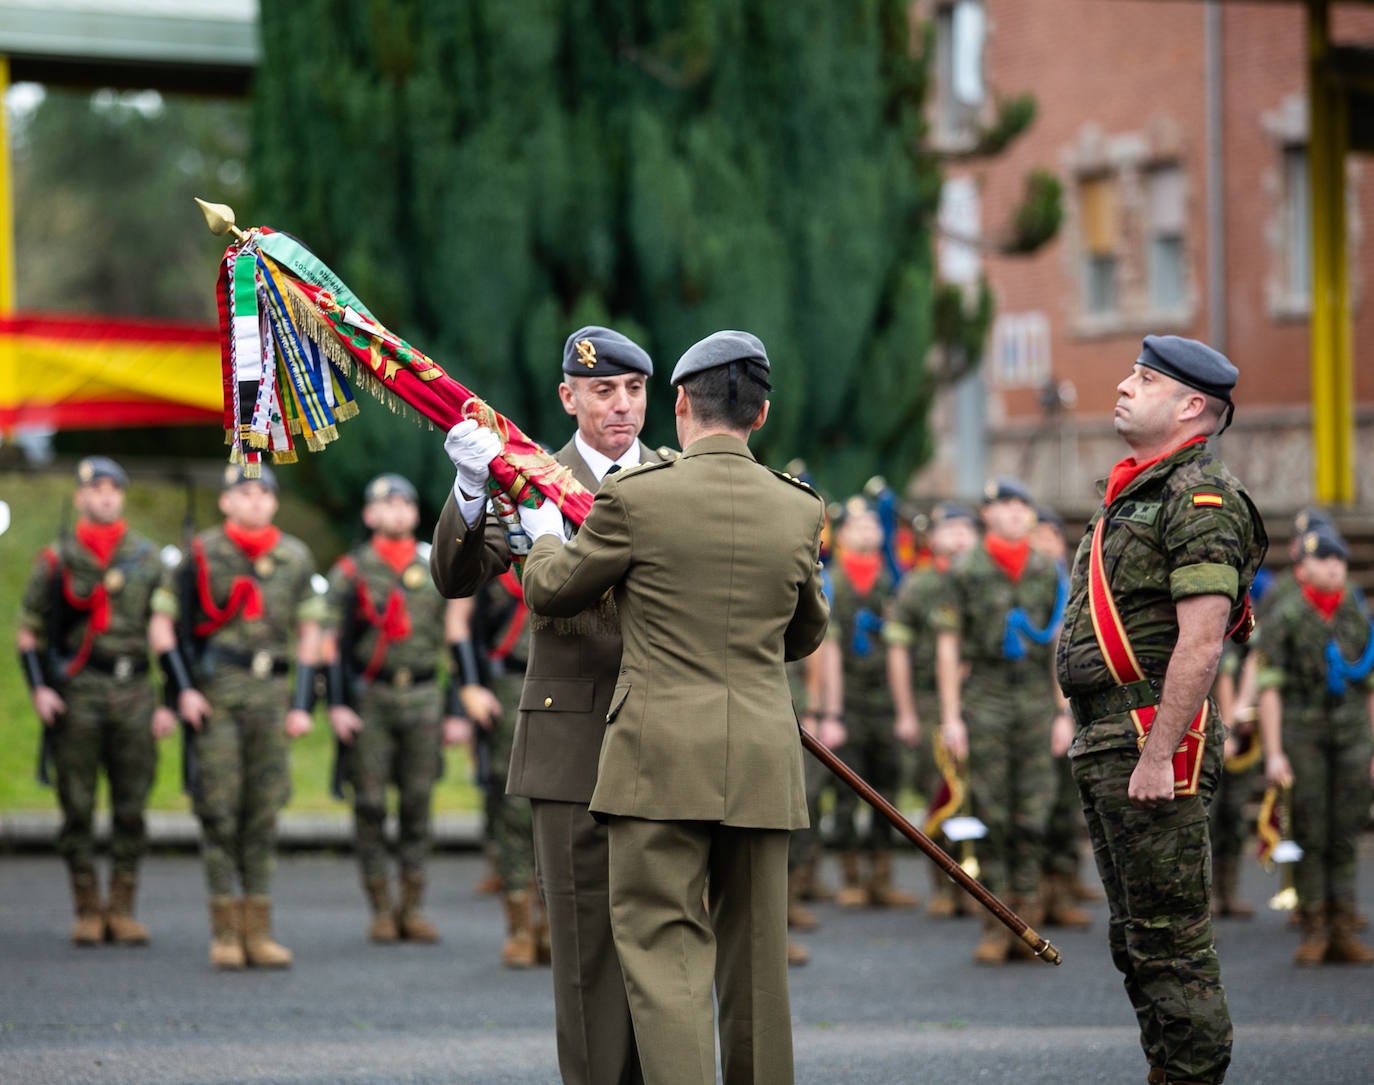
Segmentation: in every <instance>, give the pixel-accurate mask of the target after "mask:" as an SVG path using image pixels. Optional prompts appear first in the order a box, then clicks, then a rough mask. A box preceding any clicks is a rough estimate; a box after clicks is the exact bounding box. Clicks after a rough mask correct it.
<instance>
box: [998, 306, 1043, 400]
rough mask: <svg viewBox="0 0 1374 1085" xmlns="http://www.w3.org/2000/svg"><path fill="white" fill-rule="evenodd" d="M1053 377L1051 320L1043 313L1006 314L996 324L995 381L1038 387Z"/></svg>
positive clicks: (1001, 385) (1002, 385)
mask: <svg viewBox="0 0 1374 1085" xmlns="http://www.w3.org/2000/svg"><path fill="white" fill-rule="evenodd" d="M1049 376H1050V321H1049V318H1048V317H1047V316H1046V315H1045V314H1044V313H1043V312H1038V311H1037V312H1029V313H1003V314H1002V315H1000V316H998V318H997V319H996V320H995V321H994V322H993V325H992V380H993V383H994V384H996V385H997V386H998V387H1000V388H1038V387H1039V386H1040V385H1042V384H1044V382H1045V381H1047V380H1048V379H1049Z"/></svg>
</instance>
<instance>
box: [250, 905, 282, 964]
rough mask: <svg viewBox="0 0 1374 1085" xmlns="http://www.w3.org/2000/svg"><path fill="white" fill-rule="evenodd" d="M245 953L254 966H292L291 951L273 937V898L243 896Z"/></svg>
mask: <svg viewBox="0 0 1374 1085" xmlns="http://www.w3.org/2000/svg"><path fill="white" fill-rule="evenodd" d="M242 906H243V955H244V958H245V959H246V960H247V961H248V963H249V964H250V965H252V966H253V967H254V968H290V967H291V951H290V950H289V949H287V948H286V947H285V946H284V945H282V944H281V943H280V942H277V941H275V940H273V938H272V898H271V897H263V896H254V897H244V898H243V905H242Z"/></svg>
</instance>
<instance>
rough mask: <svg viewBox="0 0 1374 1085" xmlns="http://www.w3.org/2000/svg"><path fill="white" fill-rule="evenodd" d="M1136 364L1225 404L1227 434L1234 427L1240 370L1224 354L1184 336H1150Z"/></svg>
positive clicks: (1142, 344) (1144, 343)
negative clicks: (1235, 391) (1233, 399)
mask: <svg viewBox="0 0 1374 1085" xmlns="http://www.w3.org/2000/svg"><path fill="white" fill-rule="evenodd" d="M1136 364H1138V365H1143V366H1145V367H1146V368H1147V369H1153V370H1155V371H1156V372H1159V373H1163V374H1164V375H1165V376H1166V377H1172V378H1173V379H1174V380H1176V381H1178V382H1179V383H1180V384H1186V385H1187V386H1188V387H1189V388H1196V389H1197V390H1198V391H1199V392H1203V393H1204V394H1206V395H1209V396H1213V397H1214V398H1216V399H1219V400H1221V401H1222V402H1223V403H1225V404H1226V407H1227V411H1226V421H1225V424H1224V425H1223V426H1222V427H1221V428H1222V429H1223V430H1224V429H1225V428H1226V427H1227V426H1229V425H1230V424H1231V416H1232V415H1234V414H1235V410H1236V407H1235V404H1234V403H1232V402H1231V392H1232V391H1233V390H1234V389H1235V387H1236V379H1237V378H1238V377H1239V376H1240V370H1238V369H1237V368H1236V367H1235V366H1234V365H1232V364H1231V360H1230V359H1229V358H1227V357H1226V355H1224V354H1222V353H1221V351H1219V350H1214V349H1213V348H1211V347H1209V346H1208V345H1207V344H1206V343H1199V342H1198V341H1197V340H1196V339H1185V338H1183V336H1181V335H1147V336H1146V337H1145V338H1144V340H1143V341H1142V342H1141V347H1140V357H1139V358H1137V359H1136Z"/></svg>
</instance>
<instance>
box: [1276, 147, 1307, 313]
mask: <svg viewBox="0 0 1374 1085" xmlns="http://www.w3.org/2000/svg"><path fill="white" fill-rule="evenodd" d="M1282 272H1283V291H1284V293H1285V294H1286V295H1287V299H1286V300H1287V303H1288V307H1289V308H1291V309H1306V308H1309V307H1310V306H1311V302H1312V202H1311V190H1310V189H1309V188H1308V175H1307V148H1306V147H1305V146H1301V145H1298V146H1292V145H1290V146H1287V147H1285V148H1284V149H1283V266H1282Z"/></svg>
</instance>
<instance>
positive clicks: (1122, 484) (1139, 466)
mask: <svg viewBox="0 0 1374 1085" xmlns="http://www.w3.org/2000/svg"><path fill="white" fill-rule="evenodd" d="M1205 440H1207V438H1206V437H1194V438H1193V439H1192V440H1191V441H1184V442H1183V443H1182V444H1181V445H1179V446H1178V448H1173V449H1170V450H1169V451H1168V452H1166V453H1164V455H1162V456H1156V457H1155V458H1154V459H1152V460H1146V461H1145V462H1144V463H1136V462H1135V457H1134V456H1127V457H1126V458H1125V459H1124V460H1122V461H1121V462H1120V463H1118V464H1117V465H1116V466H1115V467H1113V468H1112V472H1111V474H1109V475H1108V476H1107V494H1106V496H1105V497H1104V498H1103V500H1102V503H1103V504H1104V505H1110V504H1111V503H1112V502H1113V501H1115V500H1116V498H1117V495H1118V494H1120V493H1121V491H1122V490H1124V489H1125V488H1126V487H1127V486H1129V485H1130V484H1131V483H1132V482H1134V481H1135V480H1136V479H1137V478H1139V477H1140V476H1141V475H1143V474H1144V473H1145V472H1146V471H1148V470H1149V469H1150V468H1151V467H1153V466H1154V465H1155V464H1157V463H1159V462H1160V461H1161V460H1167V459H1168V458H1169V457H1170V456H1172V455H1173V454H1174V453H1175V452H1181V451H1183V449H1185V448H1187V447H1188V446H1189V445H1195V444H1197V443H1198V442H1199V441H1205Z"/></svg>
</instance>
